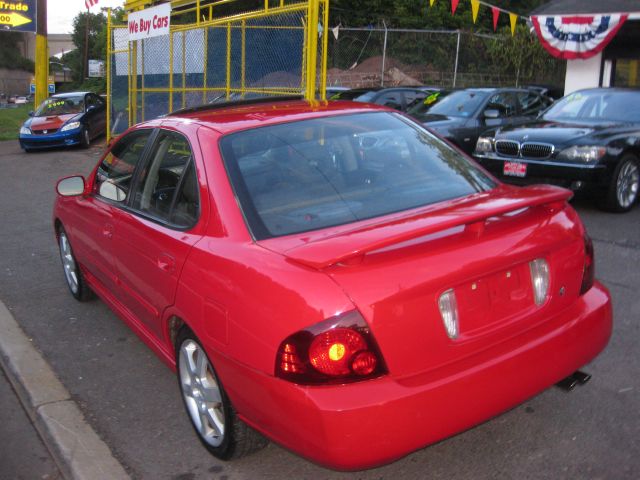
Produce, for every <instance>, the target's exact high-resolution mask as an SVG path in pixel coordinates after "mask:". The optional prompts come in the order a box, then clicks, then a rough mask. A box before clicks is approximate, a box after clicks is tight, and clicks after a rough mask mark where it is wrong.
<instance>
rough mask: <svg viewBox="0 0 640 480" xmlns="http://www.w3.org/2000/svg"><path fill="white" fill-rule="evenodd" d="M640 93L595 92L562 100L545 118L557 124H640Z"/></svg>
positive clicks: (618, 91) (579, 93) (584, 92)
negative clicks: (571, 122)
mask: <svg viewBox="0 0 640 480" xmlns="http://www.w3.org/2000/svg"><path fill="white" fill-rule="evenodd" d="M636 105H640V92H637V91H631V90H629V91H620V90H592V91H583V92H575V93H572V94H570V95H567V96H566V97H564V98H562V99H560V100H558V101H557V102H556V103H555V104H554V105H553V106H552V107H551V108H550V109H549V110H548V111H547V112H546V113H545V114H544V116H543V118H544V119H545V120H553V121H565V122H566V121H576V122H580V121H585V122H594V121H597V122H602V121H605V122H606V121H609V122H640V109H638V108H637V107H635V106H636Z"/></svg>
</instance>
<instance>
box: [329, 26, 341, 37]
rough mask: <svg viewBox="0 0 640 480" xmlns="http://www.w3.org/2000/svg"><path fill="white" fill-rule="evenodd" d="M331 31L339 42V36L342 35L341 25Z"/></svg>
mask: <svg viewBox="0 0 640 480" xmlns="http://www.w3.org/2000/svg"><path fill="white" fill-rule="evenodd" d="M331 31H332V32H333V36H334V37H336V40H337V39H338V35H339V34H340V25H338V26H337V27H333V28H332V29H331Z"/></svg>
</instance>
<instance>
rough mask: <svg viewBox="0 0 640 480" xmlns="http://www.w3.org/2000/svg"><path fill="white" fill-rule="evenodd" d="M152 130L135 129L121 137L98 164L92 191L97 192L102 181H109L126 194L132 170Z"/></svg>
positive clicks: (138, 160)
mask: <svg viewBox="0 0 640 480" xmlns="http://www.w3.org/2000/svg"><path fill="white" fill-rule="evenodd" d="M151 132H152V130H137V131H135V132H131V133H129V134H128V135H126V136H124V137H123V138H121V139H120V140H119V141H118V143H117V144H116V145H114V147H113V148H112V149H111V151H110V152H109V153H108V154H107V155H106V156H105V157H104V160H102V163H100V165H99V166H98V173H97V176H96V181H95V183H94V192H95V193H96V194H98V192H99V191H100V186H101V185H102V184H103V183H104V182H107V181H108V182H111V183H114V184H115V185H116V186H118V187H119V188H120V189H121V190H122V191H123V192H124V193H125V194H128V192H129V188H130V186H131V180H132V178H133V172H134V171H135V169H136V166H137V165H138V163H139V162H140V161H141V160H142V154H143V153H144V149H145V146H146V145H147V141H148V140H149V137H150V136H151Z"/></svg>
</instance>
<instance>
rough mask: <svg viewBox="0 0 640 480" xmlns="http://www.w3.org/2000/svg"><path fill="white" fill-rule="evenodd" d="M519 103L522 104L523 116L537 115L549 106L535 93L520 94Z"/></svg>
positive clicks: (521, 111)
mask: <svg viewBox="0 0 640 480" xmlns="http://www.w3.org/2000/svg"><path fill="white" fill-rule="evenodd" d="M518 103H519V104H520V113H521V115H537V114H538V112H539V111H540V110H542V109H543V108H545V107H546V106H547V104H546V102H543V100H542V97H541V96H540V95H538V94H537V93H534V92H519V93H518Z"/></svg>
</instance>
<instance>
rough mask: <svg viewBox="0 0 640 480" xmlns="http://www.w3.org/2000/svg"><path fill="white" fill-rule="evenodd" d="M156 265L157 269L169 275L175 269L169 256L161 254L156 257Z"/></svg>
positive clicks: (174, 264)
mask: <svg viewBox="0 0 640 480" xmlns="http://www.w3.org/2000/svg"><path fill="white" fill-rule="evenodd" d="M157 265H158V268H159V269H160V270H162V271H163V272H167V273H171V272H173V271H174V270H175V268H176V261H175V259H174V258H173V257H172V256H171V255H168V254H166V253H161V254H160V255H159V256H158V261H157Z"/></svg>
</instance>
